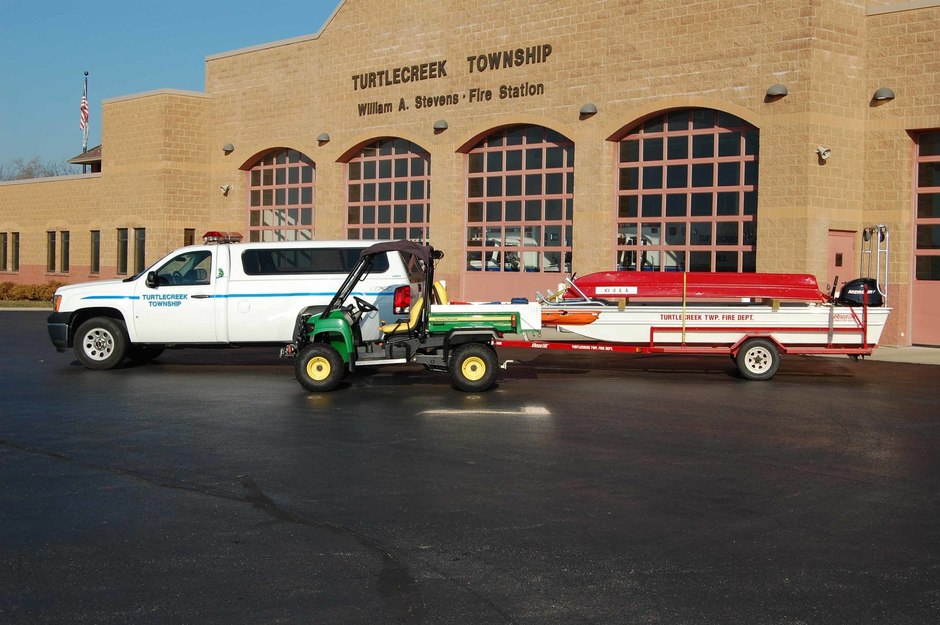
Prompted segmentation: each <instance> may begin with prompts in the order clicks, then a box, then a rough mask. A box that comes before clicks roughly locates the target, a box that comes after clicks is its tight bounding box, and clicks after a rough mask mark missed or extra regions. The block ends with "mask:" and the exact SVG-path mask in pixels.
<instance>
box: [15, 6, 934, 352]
mask: <svg viewBox="0 0 940 625" xmlns="http://www.w3.org/2000/svg"><path fill="white" fill-rule="evenodd" d="M938 50H940V2H937V1H927V0H920V1H911V2H902V1H899V0H867V1H866V0H814V1H802V2H795V1H793V0H766V1H750V0H703V1H696V2H683V3H661V2H651V1H639V2H626V1H625V0H592V1H585V0H578V1H575V0H533V1H532V2H525V3H511V2H501V1H500V2H496V1H493V0H475V1H474V2H469V1H465V0H453V1H451V2H438V3H433V2H412V1H406V2H399V3H394V4H392V3H388V2H375V1H373V0H345V1H344V2H342V3H341V4H340V5H339V7H338V8H337V9H336V11H335V12H334V14H333V15H332V16H331V17H330V19H329V20H328V21H327V23H326V24H325V25H324V26H323V28H322V29H321V30H320V32H319V33H317V34H315V35H311V36H308V37H300V38H295V39H290V40H285V41H278V42H273V43H270V44H267V45H261V46H256V47H252V48H248V49H242V50H236V51H233V52H226V53H222V54H217V55H213V56H210V57H208V58H207V59H206V88H205V92H203V93H192V92H181V91H176V90H171V89H166V90H159V91H155V92H149V93H143V94H136V95H128V96H126V97H119V98H114V99H110V100H106V101H105V102H104V103H103V110H102V111H101V119H102V148H101V163H100V165H101V167H100V173H91V174H85V175H78V176H66V177H61V178H52V179H41V180H31V181H23V182H12V183H2V184H0V252H2V256H0V260H2V263H0V281H13V282H33V283H38V282H44V281H46V280H49V279H55V280H60V281H65V282H74V281H82V280H88V279H96V278H112V277H115V276H117V277H121V276H125V275H129V274H133V273H134V272H135V271H138V270H141V269H143V268H144V267H145V266H147V265H148V264H150V263H151V262H153V261H155V260H157V259H158V258H160V257H161V256H163V255H164V254H165V253H167V252H169V251H170V250H172V249H174V248H176V247H179V246H180V245H182V244H184V243H187V242H190V241H192V240H194V239H196V240H197V239H198V237H199V236H200V235H201V234H202V232H203V231H206V230H237V231H240V232H243V233H245V234H246V236H247V237H249V238H253V239H257V240H280V239H289V240H290V239H305V238H316V239H329V238H342V239H344V238H404V237H407V238H429V239H430V240H431V242H432V243H433V244H434V245H435V246H436V247H438V248H440V249H443V250H445V252H446V253H447V257H446V258H445V259H444V261H442V264H441V267H440V271H441V273H442V274H443V275H444V277H446V278H447V279H448V283H449V290H450V291H451V292H452V293H453V294H454V296H455V297H456V298H459V299H486V300H491V299H497V298H505V297H508V296H513V295H525V296H530V297H531V296H532V295H533V294H534V293H535V291H536V290H542V291H544V290H545V289H547V288H555V285H557V283H558V282H559V281H560V278H561V277H562V275H563V274H564V273H565V272H570V271H577V272H578V273H581V274H583V273H588V272H592V271H599V270H606V269H613V268H616V267H620V268H624V269H640V268H642V269H647V270H663V271H683V270H688V271H696V270H712V271H792V272H808V273H813V274H815V275H816V276H817V278H818V280H819V282H820V285H826V284H829V283H830V282H831V281H832V280H833V279H834V277H835V276H836V275H838V276H839V277H840V279H841V280H845V279H847V278H849V277H852V276H854V275H857V274H861V273H867V271H868V268H869V267H868V266H869V265H870V264H871V263H869V260H871V259H872V258H875V259H877V258H878V255H877V254H873V255H865V254H863V250H864V249H867V247H868V246H869V245H870V243H868V244H866V243H865V242H864V241H863V236H862V233H863V232H864V231H865V229H866V228H868V227H871V226H877V225H884V226H886V227H887V231H888V233H889V236H890V239H889V242H890V246H889V253H888V255H887V258H885V259H884V262H886V263H888V268H889V272H888V273H889V305H891V306H892V307H893V308H894V309H895V312H894V313H893V314H892V317H891V319H890V321H889V327H888V328H887V329H886V332H885V336H884V342H885V343H887V344H898V345H908V344H910V343H911V342H914V343H919V344H934V345H937V344H940V323H938V321H940V314H938V313H937V312H936V311H937V306H938V305H940V53H938ZM877 239H878V237H877V236H876V237H875V242H876V243H877ZM874 247H875V248H877V246H874Z"/></svg>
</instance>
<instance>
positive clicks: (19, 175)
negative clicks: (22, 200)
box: [0, 156, 77, 181]
mask: <svg viewBox="0 0 940 625" xmlns="http://www.w3.org/2000/svg"><path fill="white" fill-rule="evenodd" d="M74 173H77V170H76V169H75V166H74V165H70V164H69V163H68V162H65V161H62V162H57V161H48V162H46V163H43V162H42V161H40V160H39V157H38V156H35V157H33V159H32V160H30V161H24V160H23V159H21V158H15V159H13V160H12V161H10V162H9V163H6V164H3V165H0V181H6V180H28V179H30V178H48V177H50V176H67V175H69V174H74Z"/></svg>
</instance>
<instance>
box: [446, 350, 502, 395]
mask: <svg viewBox="0 0 940 625" xmlns="http://www.w3.org/2000/svg"><path fill="white" fill-rule="evenodd" d="M497 366H498V364H497V358H496V350H494V349H493V348H492V347H490V346H489V345H486V344H484V343H467V344H465V345H461V346H460V347H458V348H456V349H455V350H454V353H453V355H452V356H451V357H450V363H449V364H448V366H447V368H448V370H449V371H450V379H451V382H452V383H453V385H454V388H456V389H458V390H461V391H467V392H480V391H487V390H489V389H491V388H492V387H493V385H494V384H495V383H496V368H497Z"/></svg>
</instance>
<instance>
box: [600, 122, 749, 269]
mask: <svg viewBox="0 0 940 625" xmlns="http://www.w3.org/2000/svg"><path fill="white" fill-rule="evenodd" d="M618 147H619V151H618V152H619V155H618V169H619V176H618V185H617V220H616V221H617V258H616V265H617V268H618V269H620V270H628V271H741V272H753V271H755V270H756V248H757V154H758V131H757V129H756V128H755V127H753V126H751V125H750V124H748V123H747V122H745V121H744V120H742V119H740V118H738V117H736V116H734V115H730V114H728V113H723V112H721V111H714V110H711V109H683V110H675V111H669V112H667V113H664V114H662V115H658V116H656V117H653V118H651V119H648V120H646V121H645V122H643V123H642V124H640V125H639V126H637V127H635V128H633V129H632V130H630V131H629V132H628V133H627V134H626V136H624V137H623V139H621V140H620V143H619V146H618Z"/></svg>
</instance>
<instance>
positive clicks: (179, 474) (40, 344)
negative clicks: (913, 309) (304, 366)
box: [0, 312, 940, 624]
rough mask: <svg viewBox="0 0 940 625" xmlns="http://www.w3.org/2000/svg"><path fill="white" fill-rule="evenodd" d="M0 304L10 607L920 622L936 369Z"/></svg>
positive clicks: (4, 618)
mask: <svg viewBox="0 0 940 625" xmlns="http://www.w3.org/2000/svg"><path fill="white" fill-rule="evenodd" d="M45 316H46V313H41V312H0V337H2V338H0V352H2V354H3V356H4V357H3V358H2V359H0V622H2V623H30V624H32V623H533V624H534V623H539V624H543V623H559V624H562V623H564V624H569V623H683V624H685V623H768V624H784V623H786V624H794V623H827V624H833V623H846V624H848V623H852V624H856V623H923V624H928V623H937V622H940V524H938V523H937V522H936V519H937V518H938V516H940V453H938V452H940V411H938V410H937V392H938V391H937V389H938V384H937V383H938V382H940V368H937V367H933V366H927V365H913V364H906V363H894V362H881V361H871V360H869V361H863V362H859V363H853V362H851V361H849V360H848V359H827V358H793V357H786V356H785V357H784V359H783V362H782V364H781V367H780V371H779V373H778V374H777V376H776V377H775V378H774V379H773V380H771V381H769V382H748V381H745V380H742V379H741V378H740V377H738V375H737V374H736V373H735V367H734V364H733V363H732V362H731V361H730V360H729V359H728V358H727V357H677V356H637V357H623V356H604V355H598V354H546V353H539V352H533V351H522V350H513V351H507V352H501V356H502V358H503V359H511V360H514V361H515V362H513V363H511V364H509V366H508V369H507V370H506V371H505V372H502V374H501V376H500V379H499V385H498V387H497V388H496V389H495V390H493V391H491V392H488V393H483V394H478V395H477V394H464V393H460V392H457V391H455V390H453V389H452V388H451V387H450V385H449V381H448V379H447V377H446V375H442V374H438V373H432V372H427V371H425V370H424V369H422V368H420V367H413V366H408V367H398V368H395V367H383V368H381V369H379V370H376V371H372V372H369V373H363V374H354V375H351V376H350V377H349V378H348V379H347V382H346V383H345V384H344V386H343V387H342V388H341V389H340V390H338V391H336V392H334V393H331V394H327V395H312V394H309V393H307V392H305V391H303V389H302V388H301V387H300V386H299V384H298V383H297V382H296V380H295V379H294V376H293V371H292V368H291V365H290V363H289V362H287V361H283V360H279V359H278V358H277V355H276V351H277V350H276V349H275V350H270V349H244V350H229V351H221V350H220V351H216V350H200V351H197V350H179V351H168V352H166V353H165V354H164V355H163V356H162V357H160V358H159V359H158V360H157V361H156V362H154V363H151V364H149V365H146V366H141V367H127V368H122V369H117V370H113V371H103V372H96V371H88V370H85V369H84V368H82V367H81V366H80V365H78V364H77V362H76V361H75V358H74V355H73V354H71V353H66V354H58V353H56V352H55V350H54V349H53V348H52V347H51V345H50V344H49V340H48V337H47V335H46V330H45Z"/></svg>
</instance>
